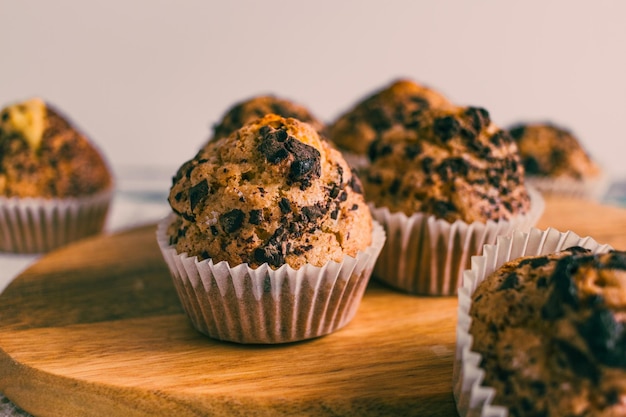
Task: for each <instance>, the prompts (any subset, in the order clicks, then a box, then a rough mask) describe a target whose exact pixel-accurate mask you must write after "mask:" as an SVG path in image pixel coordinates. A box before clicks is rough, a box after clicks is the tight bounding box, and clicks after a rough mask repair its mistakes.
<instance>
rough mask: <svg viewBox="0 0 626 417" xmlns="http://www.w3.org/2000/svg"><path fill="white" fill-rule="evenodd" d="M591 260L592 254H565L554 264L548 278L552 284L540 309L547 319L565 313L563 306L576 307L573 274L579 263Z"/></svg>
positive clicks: (576, 290)
mask: <svg viewBox="0 0 626 417" xmlns="http://www.w3.org/2000/svg"><path fill="white" fill-rule="evenodd" d="M590 259H591V260H593V256H591V257H589V256H581V255H567V256H565V257H563V258H561V259H559V261H558V262H557V264H556V267H555V268H554V273H553V274H552V277H551V278H550V284H551V285H552V286H553V288H552V291H551V293H550V295H549V296H548V300H547V301H546V304H544V306H543V307H542V309H541V315H542V317H543V318H545V319H547V320H556V319H559V318H561V317H562V316H563V314H564V313H565V310H564V306H566V305H567V306H570V307H571V308H574V309H577V308H578V305H579V300H578V288H577V287H576V283H575V282H574V279H573V275H574V274H575V273H576V271H578V268H579V267H580V265H581V263H584V262H588V261H589V260H590Z"/></svg>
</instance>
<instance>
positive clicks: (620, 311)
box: [470, 247, 626, 417]
mask: <svg viewBox="0 0 626 417" xmlns="http://www.w3.org/2000/svg"><path fill="white" fill-rule="evenodd" d="M470 316H471V317H472V324H471V328H470V333H471V334H472V335H473V337H474V344H473V346H472V350H474V351H476V352H478V353H480V354H481V355H482V356H483V360H482V363H481V367H482V368H483V369H485V380H484V385H487V386H492V387H495V388H496V391H497V393H496V396H495V399H494V404H499V405H505V406H507V407H508V408H509V410H510V414H509V415H511V416H546V417H551V416H606V417H608V416H624V415H626V327H625V324H626V323H625V322H626V252H619V251H613V252H609V253H606V254H600V255H594V254H592V253H591V252H590V251H589V250H587V249H583V248H580V247H573V248H570V249H568V250H565V251H563V252H560V253H556V254H551V255H546V256H534V257H524V258H520V259H517V260H514V261H511V262H508V263H506V264H505V265H503V266H502V267H501V268H499V269H498V270H497V271H496V272H494V273H493V274H491V275H490V276H489V277H487V278H486V279H485V281H483V282H482V283H481V284H480V285H479V286H478V288H477V290H476V292H475V293H474V294H473V296H472V306H471V309H470Z"/></svg>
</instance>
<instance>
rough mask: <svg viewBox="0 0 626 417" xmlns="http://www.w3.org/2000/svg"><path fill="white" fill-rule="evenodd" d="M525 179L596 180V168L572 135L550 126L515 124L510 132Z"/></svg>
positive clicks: (542, 124)
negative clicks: (516, 147)
mask: <svg viewBox="0 0 626 417" xmlns="http://www.w3.org/2000/svg"><path fill="white" fill-rule="evenodd" d="M510 132H511V136H513V138H514V139H515V140H516V142H517V146H518V148H519V151H520V155H521V157H522V161H523V163H524V167H525V169H526V172H527V174H528V176H538V177H548V178H558V177H565V178H572V179H575V180H581V179H584V178H592V177H597V176H598V175H599V174H600V168H599V167H598V166H597V165H596V163H595V162H594V161H593V160H592V159H591V157H590V156H589V154H588V153H587V152H586V151H585V149H584V148H583V147H582V145H581V143H580V142H579V140H578V139H577V138H576V137H575V136H574V135H573V134H572V132H570V131H568V130H566V129H563V128H561V127H558V126H555V125H553V124H550V123H535V124H518V125H516V126H513V127H512V128H511V129H510Z"/></svg>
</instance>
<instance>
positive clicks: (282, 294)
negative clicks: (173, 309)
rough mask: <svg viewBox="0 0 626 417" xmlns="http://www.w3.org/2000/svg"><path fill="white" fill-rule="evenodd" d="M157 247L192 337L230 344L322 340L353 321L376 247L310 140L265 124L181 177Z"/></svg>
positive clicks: (367, 221) (292, 127)
mask: <svg viewBox="0 0 626 417" xmlns="http://www.w3.org/2000/svg"><path fill="white" fill-rule="evenodd" d="M169 201H170V204H171V206H172V209H173V211H174V213H175V214H174V215H173V218H172V217H171V216H170V217H168V218H167V219H165V220H164V221H163V222H162V223H161V224H160V225H159V230H158V234H157V236H158V242H159V247H160V248H161V251H162V253H163V256H164V258H165V260H166V262H167V264H168V266H169V268H170V271H171V274H172V277H173V280H174V283H175V285H176V288H177V292H178V295H179V298H180V299H181V302H182V303H183V307H184V308H185V311H186V312H187V314H188V316H189V317H190V319H191V322H192V324H193V325H194V327H195V328H196V329H197V330H198V331H200V332H202V333H204V334H207V335H209V336H211V337H213V338H216V339H220V340H228V341H233V342H238V343H285V342H293V341H297V340H304V339H310V338H313V337H318V336H322V335H325V334H328V333H331V332H334V331H335V330H338V329H339V328H341V327H343V326H344V325H346V324H347V323H348V322H349V321H350V320H351V319H352V317H353V316H354V314H355V313H356V310H357V308H358V305H359V304H360V301H361V298H362V296H363V292H364V291H365V287H366V286H367V282H368V281H369V278H370V276H371V273H372V270H373V268H374V263H375V262H376V258H377V257H378V255H379V253H380V250H381V249H382V246H383V244H384V241H385V234H384V231H383V229H382V227H381V226H380V225H379V224H377V223H375V222H373V221H372V217H371V214H370V211H369V208H368V206H367V205H366V203H365V201H364V198H363V195H362V187H361V183H360V182H359V179H358V178H357V177H356V176H355V175H354V174H353V173H352V172H351V171H350V168H349V167H348V165H347V163H346V162H345V160H344V159H343V158H342V157H341V154H340V153H339V152H338V151H337V150H335V149H333V148H331V146H329V144H328V143H327V142H326V141H325V140H323V139H320V137H319V135H318V133H317V132H316V130H315V129H314V128H313V127H312V126H310V125H308V124H306V123H303V122H300V121H298V120H296V119H293V118H283V117H280V116H278V115H275V114H270V115H266V116H265V117H263V118H261V119H257V120H255V121H253V122H251V123H249V124H246V125H244V126H243V127H242V128H240V129H239V130H237V131H235V132H234V133H232V134H231V135H230V136H227V137H223V138H220V139H216V140H214V141H211V142H210V143H209V144H208V145H207V146H205V147H204V148H203V149H202V150H201V151H200V152H199V153H198V154H197V155H196V157H195V158H193V159H192V160H190V161H188V162H186V163H185V164H183V165H182V166H181V168H180V169H179V170H178V172H177V174H176V176H175V177H174V180H173V185H172V188H171V190H170V195H169Z"/></svg>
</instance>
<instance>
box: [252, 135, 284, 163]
mask: <svg viewBox="0 0 626 417" xmlns="http://www.w3.org/2000/svg"><path fill="white" fill-rule="evenodd" d="M266 127H267V129H264V128H266ZM259 133H261V136H262V138H261V143H260V144H259V146H258V148H257V149H258V150H259V152H261V153H262V154H263V155H264V156H265V159H267V161H268V162H269V163H271V164H278V163H279V162H280V161H283V160H284V159H287V158H288V157H289V151H288V150H287V149H286V148H285V143H284V142H285V140H286V139H287V138H288V135H287V132H285V131H284V130H282V129H281V130H272V129H271V128H269V127H268V126H263V127H262V128H261V129H260V130H259ZM285 135H287V137H285Z"/></svg>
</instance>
